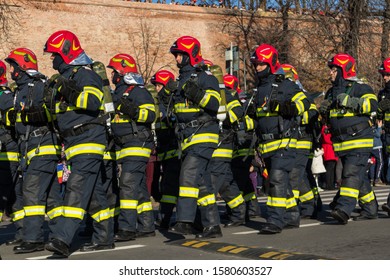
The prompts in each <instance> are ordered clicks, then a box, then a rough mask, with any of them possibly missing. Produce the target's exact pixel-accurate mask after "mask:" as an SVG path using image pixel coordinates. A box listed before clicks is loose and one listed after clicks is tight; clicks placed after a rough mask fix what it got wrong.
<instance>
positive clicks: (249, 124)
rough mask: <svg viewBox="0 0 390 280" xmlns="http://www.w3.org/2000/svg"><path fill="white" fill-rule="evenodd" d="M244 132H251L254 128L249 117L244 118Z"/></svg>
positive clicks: (253, 123)
mask: <svg viewBox="0 0 390 280" xmlns="http://www.w3.org/2000/svg"><path fill="white" fill-rule="evenodd" d="M245 124H246V131H249V130H253V129H254V128H255V122H254V121H253V119H252V118H251V117H249V116H245Z"/></svg>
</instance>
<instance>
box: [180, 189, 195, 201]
mask: <svg viewBox="0 0 390 280" xmlns="http://www.w3.org/2000/svg"><path fill="white" fill-rule="evenodd" d="M179 196H180V197H191V198H196V199H197V198H198V196H199V189H198V188H191V187H184V186H180V188H179Z"/></svg>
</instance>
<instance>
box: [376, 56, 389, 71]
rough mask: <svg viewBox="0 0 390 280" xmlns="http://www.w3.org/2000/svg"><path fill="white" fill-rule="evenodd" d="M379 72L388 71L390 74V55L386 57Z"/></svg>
mask: <svg viewBox="0 0 390 280" xmlns="http://www.w3.org/2000/svg"><path fill="white" fill-rule="evenodd" d="M378 72H379V73H381V74H384V73H387V74H390V57H389V58H386V59H385V60H384V61H383V63H382V65H381V66H379V69H378Z"/></svg>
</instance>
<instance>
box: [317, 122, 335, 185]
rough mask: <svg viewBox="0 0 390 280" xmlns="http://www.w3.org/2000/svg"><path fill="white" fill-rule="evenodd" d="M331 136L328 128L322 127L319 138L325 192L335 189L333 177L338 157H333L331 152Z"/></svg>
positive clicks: (332, 151) (333, 154)
mask: <svg viewBox="0 0 390 280" xmlns="http://www.w3.org/2000/svg"><path fill="white" fill-rule="evenodd" d="M331 137H332V135H331V134H330V132H329V128H328V126H327V125H326V124H324V125H323V126H322V129H321V138H322V149H323V150H324V155H323V158H324V166H325V169H326V173H325V186H324V188H325V189H327V190H334V189H335V184H336V180H335V175H336V164H337V160H338V157H337V156H336V155H335V153H334V150H333V143H332V140H331Z"/></svg>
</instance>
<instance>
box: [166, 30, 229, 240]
mask: <svg viewBox="0 0 390 280" xmlns="http://www.w3.org/2000/svg"><path fill="white" fill-rule="evenodd" d="M171 53H172V54H174V55H176V56H179V55H181V58H182V61H181V62H180V63H179V64H178V65H179V67H180V71H179V73H180V76H179V78H178V90H177V91H176V92H175V93H174V94H175V95H174V102H175V105H174V113H175V115H176V118H177V124H176V126H177V128H176V132H177V137H178V139H179V141H180V145H181V146H180V149H181V151H182V155H181V160H182V165H181V170H180V179H179V180H180V188H179V198H178V201H177V206H176V210H177V223H176V225H175V226H174V227H173V228H171V230H172V231H174V232H178V233H181V234H191V232H192V224H193V223H194V221H195V217H196V212H197V206H199V211H200V213H201V219H202V225H203V227H204V229H203V232H202V233H200V234H198V235H197V237H198V238H209V237H219V236H222V233H221V229H220V226H219V223H220V221H219V215H218V209H217V205H216V200H215V194H214V192H213V188H212V187H211V178H210V176H209V175H210V172H209V171H208V170H209V168H210V160H211V157H212V154H213V152H214V150H215V149H216V148H217V145H218V122H217V118H216V116H217V112H218V108H219V105H220V100H221V97H220V94H219V83H218V80H217V79H216V78H215V77H214V76H213V75H212V74H211V73H210V72H206V71H204V70H203V69H201V68H198V67H195V66H196V65H197V64H199V63H201V61H202V57H201V52H200V43H199V42H198V40H196V39H195V38H193V37H190V36H183V37H180V38H179V39H178V40H177V41H176V42H175V43H174V44H173V45H172V46H171Z"/></svg>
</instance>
